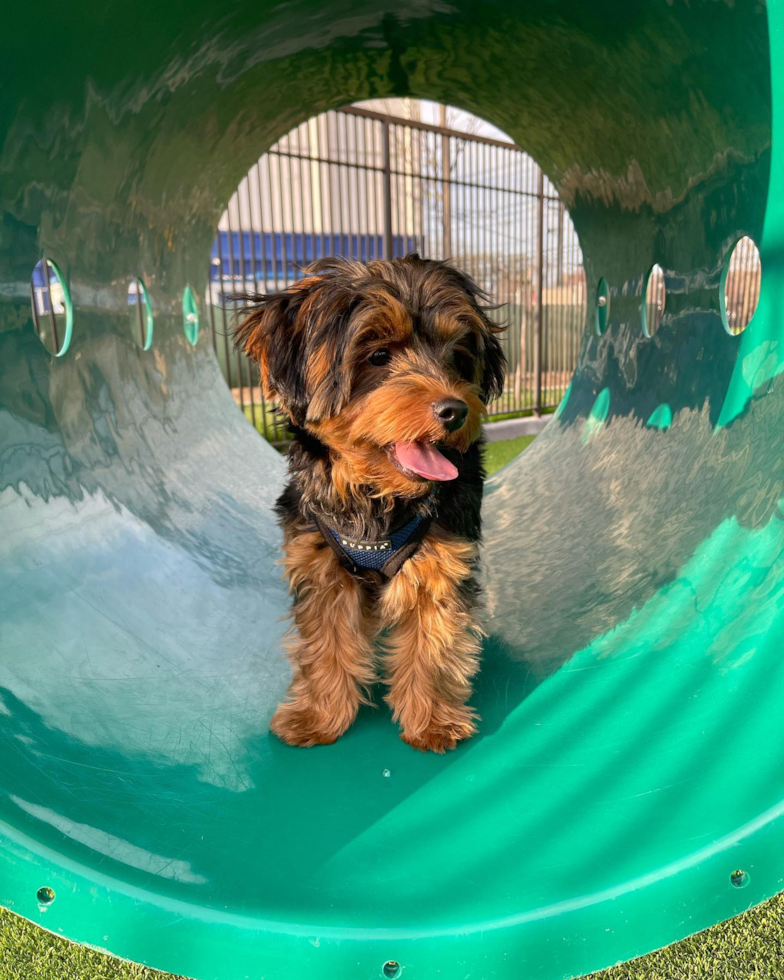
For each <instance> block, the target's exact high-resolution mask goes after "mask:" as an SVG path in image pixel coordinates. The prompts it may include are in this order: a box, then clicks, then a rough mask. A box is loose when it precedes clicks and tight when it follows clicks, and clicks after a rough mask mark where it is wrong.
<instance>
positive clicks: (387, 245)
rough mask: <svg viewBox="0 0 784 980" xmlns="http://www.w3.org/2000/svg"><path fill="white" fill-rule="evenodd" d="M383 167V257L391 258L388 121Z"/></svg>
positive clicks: (383, 132)
mask: <svg viewBox="0 0 784 980" xmlns="http://www.w3.org/2000/svg"><path fill="white" fill-rule="evenodd" d="M382 146H383V167H384V258H385V259H391V258H392V162H391V160H390V154H389V121H388V120H387V119H384V120H383V128H382Z"/></svg>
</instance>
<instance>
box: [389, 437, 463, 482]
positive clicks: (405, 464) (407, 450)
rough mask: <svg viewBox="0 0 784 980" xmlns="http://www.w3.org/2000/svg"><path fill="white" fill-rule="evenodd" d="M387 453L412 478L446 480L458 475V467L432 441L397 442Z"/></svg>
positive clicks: (394, 463) (395, 464)
mask: <svg viewBox="0 0 784 980" xmlns="http://www.w3.org/2000/svg"><path fill="white" fill-rule="evenodd" d="M387 453H388V455H389V458H390V460H391V462H392V464H393V465H394V466H396V467H397V468H398V469H399V470H400V472H401V473H403V474H405V475H406V476H407V477H409V478H411V479H415V478H416V477H422V478H423V479H425V480H439V481H445V480H454V479H456V478H457V476H458V472H457V467H456V466H455V465H454V464H453V463H450V462H449V460H448V459H447V458H446V456H444V455H442V453H440V452H439V451H438V449H436V447H435V446H434V445H433V443H431V442H423V441H421V440H419V441H417V442H395V443H393V444H392V445H391V446H388V447H387Z"/></svg>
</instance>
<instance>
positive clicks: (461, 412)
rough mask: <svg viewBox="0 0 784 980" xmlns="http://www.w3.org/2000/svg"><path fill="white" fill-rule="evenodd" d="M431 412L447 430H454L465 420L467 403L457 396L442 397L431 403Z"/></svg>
mask: <svg viewBox="0 0 784 980" xmlns="http://www.w3.org/2000/svg"><path fill="white" fill-rule="evenodd" d="M433 414H434V415H435V417H436V418H437V419H438V421H439V422H443V423H444V425H445V426H446V428H447V429H448V430H449V432H456V431H457V430H458V429H459V428H460V426H461V425H462V424H463V422H465V420H466V415H468V405H466V403H465V402H463V401H460V399H459V398H444V399H443V400H442V401H440V402H436V403H435V404H434V405H433Z"/></svg>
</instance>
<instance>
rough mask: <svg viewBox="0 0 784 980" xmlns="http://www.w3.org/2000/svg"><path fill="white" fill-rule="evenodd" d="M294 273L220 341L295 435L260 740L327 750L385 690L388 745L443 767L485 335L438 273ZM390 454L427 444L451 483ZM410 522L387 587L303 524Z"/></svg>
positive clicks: (457, 723) (326, 263) (468, 542)
mask: <svg viewBox="0 0 784 980" xmlns="http://www.w3.org/2000/svg"><path fill="white" fill-rule="evenodd" d="M307 273H308V275H307V277H306V278H304V279H301V280H300V281H298V282H296V283H295V284H294V285H292V286H290V287H288V288H287V289H285V290H283V291H282V292H279V293H274V294H272V295H267V296H255V297H252V298H251V302H250V305H249V306H248V307H246V308H245V309H244V310H243V313H242V318H241V320H240V322H239V325H238V327H237V331H236V338H235V339H236V344H237V346H238V347H239V348H240V349H242V350H243V351H245V353H246V354H247V355H248V356H249V357H251V358H253V359H254V360H256V361H257V362H258V364H259V367H260V371H261V378H262V385H263V389H264V392H265V394H266V396H267V398H270V399H275V400H276V402H277V404H278V406H279V407H280V410H281V411H283V412H284V413H285V414H286V415H287V416H288V419H289V421H290V423H291V426H292V429H293V433H294V440H293V443H292V446H291V448H290V449H289V453H288V460H289V469H290V474H291V478H290V481H289V483H288V485H287V486H286V488H285V490H284V491H283V494H282V495H281V497H280V499H279V500H278V503H277V513H278V517H279V519H280V522H281V525H282V527H283V530H284V537H285V546H284V547H285V558H284V562H283V564H284V568H285V574H286V576H287V578H288V582H289V587H290V591H291V594H292V597H293V612H292V617H293V621H294V629H293V630H292V634H291V642H290V647H289V655H290V658H291V661H292V664H293V667H294V677H293V680H292V682H291V687H290V688H289V692H288V698H287V700H286V701H285V702H284V703H283V704H281V705H280V707H279V708H278V710H277V712H276V714H275V716H274V718H273V721H272V730H273V732H275V734H276V735H277V736H278V737H279V738H281V739H282V740H283V741H284V742H288V743H289V744H290V745H319V744H328V743H331V742H334V741H335V740H336V739H337V738H339V737H340V735H342V734H343V732H345V731H346V729H347V728H348V727H349V726H350V725H351V723H352V722H353V720H354V718H355V717H356V714H357V710H358V708H359V705H360V704H362V703H367V702H368V700H369V695H368V691H369V688H370V686H371V685H372V684H373V683H374V682H376V681H377V680H379V679H380V678H383V680H385V681H386V683H387V685H388V688H389V690H388V695H387V698H386V700H387V702H388V704H389V705H390V707H391V708H392V711H393V714H394V719H395V721H396V722H397V723H398V724H399V725H400V727H401V730H402V735H401V737H402V738H403V739H404V741H406V742H407V743H408V744H409V745H412V746H414V747H415V748H417V749H421V750H423V751H427V750H431V751H435V752H443V751H445V750H446V749H451V748H454V746H455V745H456V744H457V743H458V742H459V741H460V740H461V739H464V738H468V737H469V736H470V735H472V734H473V733H474V732H475V730H476V725H475V722H476V716H475V714H474V712H473V711H472V710H471V708H470V707H468V706H467V701H468V698H469V697H470V694H471V679H472V677H473V675H474V674H475V673H476V670H477V667H478V654H479V646H480V643H479V638H480V636H481V628H480V626H479V624H478V621H477V593H478V589H477V585H476V580H475V574H476V566H477V549H478V542H479V538H480V530H481V528H480V505H481V500H482V483H483V478H484V473H483V469H482V459H481V450H480V444H479V441H480V434H481V422H482V417H483V415H484V414H485V412H486V407H485V406H486V403H487V402H488V401H489V400H490V399H491V398H493V397H495V396H496V395H497V394H498V393H499V392H500V390H501V387H502V384H503V377H504V369H505V363H504V357H503V353H502V351H501V347H500V345H499V343H498V340H497V339H496V336H495V334H496V333H497V332H498V331H499V330H500V329H501V328H500V327H499V326H498V325H497V324H495V323H493V322H492V321H491V320H490V319H489V318H488V317H487V315H486V314H485V312H484V309H483V307H482V305H481V301H482V299H483V296H482V294H481V292H480V291H479V289H478V288H477V286H476V285H475V284H474V283H473V282H472V281H471V279H469V278H468V277H467V276H465V275H463V274H462V273H460V272H458V271H457V270H455V269H453V268H451V267H450V266H448V265H446V264H445V263H443V262H434V261H427V260H423V259H420V258H419V257H418V256H417V255H410V256H408V257H407V258H405V259H398V260H394V261H391V262H384V261H378V262H371V263H369V264H368V265H362V264H360V263H358V262H348V261H344V260H340V259H328V260H322V261H321V262H318V263H316V264H315V265H313V266H311V267H310V269H308V270H307ZM443 399H457V400H459V401H460V402H463V403H464V404H465V406H466V408H467V414H466V417H465V421H464V422H463V423H462V424H461V425H460V426H459V427H457V428H454V429H453V431H450V430H449V427H448V426H447V425H446V424H445V423H444V422H443V421H442V420H441V419H439V418H438V417H437V415H436V414H435V411H434V406H435V405H436V404H437V403H439V402H441V401H442V400H443ZM405 442H419V443H422V444H425V443H433V444H436V445H437V447H438V449H439V450H440V452H441V454H442V455H443V456H445V457H446V458H447V459H448V460H450V461H451V462H452V463H453V464H454V465H455V466H456V467H457V469H458V473H459V475H458V477H457V478H456V479H454V480H450V481H444V482H435V481H432V480H429V479H425V478H424V477H421V476H417V475H415V474H413V473H412V472H411V471H407V470H405V469H404V468H402V467H401V466H400V465H399V462H398V461H397V460H396V456H395V452H394V451H393V450H392V449H391V447H394V446H395V445H396V444H399V443H405ZM417 515H418V516H427V517H429V518H431V523H430V525H429V528H428V530H427V533H426V534H425V537H424V539H423V540H422V542H421V544H420V545H419V548H418V550H417V551H416V553H415V554H414V555H413V557H411V558H409V559H408V561H406V562H405V563H404V564H403V565H402V567H401V568H400V570H399V571H398V572H397V574H395V575H394V576H393V577H392V578H391V579H389V580H386V579H385V578H384V576H382V575H380V574H379V573H377V572H373V571H368V570H364V571H360V572H356V571H352V570H351V569H350V568H347V567H346V564H345V562H342V561H341V558H340V556H339V555H338V554H336V552H335V551H334V550H333V549H332V548H331V547H330V546H329V545H328V544H327V542H326V541H325V538H324V536H323V535H322V533H321V532H320V531H319V530H318V527H317V523H316V522H317V521H320V522H321V523H322V524H326V525H327V526H332V527H338V528H340V529H341V532H342V533H345V534H349V535H351V536H352V537H356V538H358V539H367V540H377V539H379V538H381V537H383V536H384V535H386V534H389V533H390V529H391V528H395V527H399V526H401V524H402V523H405V522H406V521H408V520H411V518H412V516H417ZM382 630H383V631H384V638H383V641H382V645H381V650H380V652H378V653H377V647H378V642H379V636H380V634H381V632H382Z"/></svg>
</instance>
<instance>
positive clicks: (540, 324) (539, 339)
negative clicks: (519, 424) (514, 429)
mask: <svg viewBox="0 0 784 980" xmlns="http://www.w3.org/2000/svg"><path fill="white" fill-rule="evenodd" d="M536 207H537V214H536V218H537V221H536V229H537V230H536V266H537V269H536V278H537V283H536V356H535V360H534V364H535V368H534V370H535V371H536V403H535V406H534V414H535V415H537V416H539V415H541V414H542V362H543V357H542V348H543V345H544V302H543V298H542V293H543V292H544V172H543V171H542V169H541V168H539V182H538V187H537V190H536Z"/></svg>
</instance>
